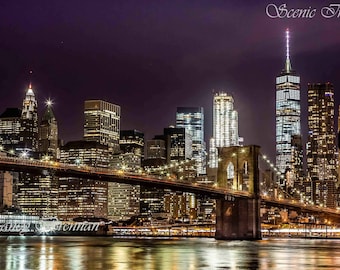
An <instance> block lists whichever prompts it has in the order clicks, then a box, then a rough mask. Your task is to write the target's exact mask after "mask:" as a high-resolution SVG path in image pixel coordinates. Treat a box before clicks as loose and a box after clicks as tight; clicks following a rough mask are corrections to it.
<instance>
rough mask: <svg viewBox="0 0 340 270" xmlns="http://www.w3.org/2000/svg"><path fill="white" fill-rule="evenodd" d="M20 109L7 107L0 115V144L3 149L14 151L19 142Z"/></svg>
mask: <svg viewBox="0 0 340 270" xmlns="http://www.w3.org/2000/svg"><path fill="white" fill-rule="evenodd" d="M20 127H21V109H18V108H7V109H6V110H5V111H4V112H3V113H2V114H1V115H0V144H1V147H2V148H3V150H5V151H11V152H14V151H15V150H16V149H17V148H18V146H19V142H20Z"/></svg>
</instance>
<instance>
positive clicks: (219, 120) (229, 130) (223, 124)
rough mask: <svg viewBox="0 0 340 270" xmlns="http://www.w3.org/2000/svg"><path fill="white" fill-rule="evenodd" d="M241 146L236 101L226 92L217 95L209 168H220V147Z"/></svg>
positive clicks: (215, 96) (214, 105)
mask: <svg viewBox="0 0 340 270" xmlns="http://www.w3.org/2000/svg"><path fill="white" fill-rule="evenodd" d="M234 145H239V136H238V113H237V111H236V110H234V99H233V97H232V96H231V95H228V94H227V93H224V92H219V93H215V95H214V104H213V138H212V139H211V140H210V150H209V153H210V160H209V167H210V168H217V167H218V157H217V156H218V153H217V151H216V149H217V148H218V147H228V146H234Z"/></svg>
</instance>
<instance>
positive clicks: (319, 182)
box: [307, 83, 337, 207]
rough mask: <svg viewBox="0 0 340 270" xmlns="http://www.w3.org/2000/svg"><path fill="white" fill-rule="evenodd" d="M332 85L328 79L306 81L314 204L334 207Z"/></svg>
mask: <svg viewBox="0 0 340 270" xmlns="http://www.w3.org/2000/svg"><path fill="white" fill-rule="evenodd" d="M334 120H335V119H334V88H333V85H332V84H331V83H322V84H321V83H315V84H308V131H309V132H308V143H307V169H308V176H309V178H310V180H311V183H312V199H313V201H314V203H315V204H317V205H323V206H327V207H335V205H336V202H335V183H336V181H337V172H336V135H335V128H334V124H335V123H334Z"/></svg>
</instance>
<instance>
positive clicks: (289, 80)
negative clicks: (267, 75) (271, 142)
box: [276, 29, 301, 172]
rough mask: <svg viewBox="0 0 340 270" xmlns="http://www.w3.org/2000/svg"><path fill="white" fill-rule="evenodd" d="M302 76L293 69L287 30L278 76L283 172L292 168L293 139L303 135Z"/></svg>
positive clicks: (278, 162)
mask: <svg viewBox="0 0 340 270" xmlns="http://www.w3.org/2000/svg"><path fill="white" fill-rule="evenodd" d="M300 115H301V109H300V77H299V76H297V75H296V73H295V71H293V70H292V67H291V63H290V56H289V30H288V29H287V30H286V63H285V68H284V70H282V72H281V74H280V75H279V76H278V77H276V166H277V167H278V169H279V170H280V171H281V172H285V171H286V169H291V168H292V162H293V156H292V151H293V147H292V141H293V136H294V135H301V126H300Z"/></svg>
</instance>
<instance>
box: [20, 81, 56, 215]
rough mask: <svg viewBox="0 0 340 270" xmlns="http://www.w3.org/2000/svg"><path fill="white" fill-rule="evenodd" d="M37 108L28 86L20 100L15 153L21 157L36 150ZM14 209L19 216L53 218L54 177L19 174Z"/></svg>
mask: <svg viewBox="0 0 340 270" xmlns="http://www.w3.org/2000/svg"><path fill="white" fill-rule="evenodd" d="M37 109H38V105H37V100H36V98H35V95H34V91H33V89H32V85H31V84H30V85H29V87H28V89H27V91H26V96H25V98H24V100H23V106H22V113H21V127H20V132H19V137H20V142H19V147H18V149H17V150H18V151H19V154H20V155H21V156H22V157H24V158H30V157H37V152H38V148H39V132H38V111H37ZM15 188H17V206H18V207H19V208H20V209H21V210H22V212H23V213H26V214H30V215H39V216H55V215H56V214H57V207H58V186H57V178H56V177H53V176H51V175H50V174H49V173H46V174H45V175H43V176H37V175H33V174H30V173H23V172H21V173H19V179H18V182H17V186H16V187H15Z"/></svg>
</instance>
